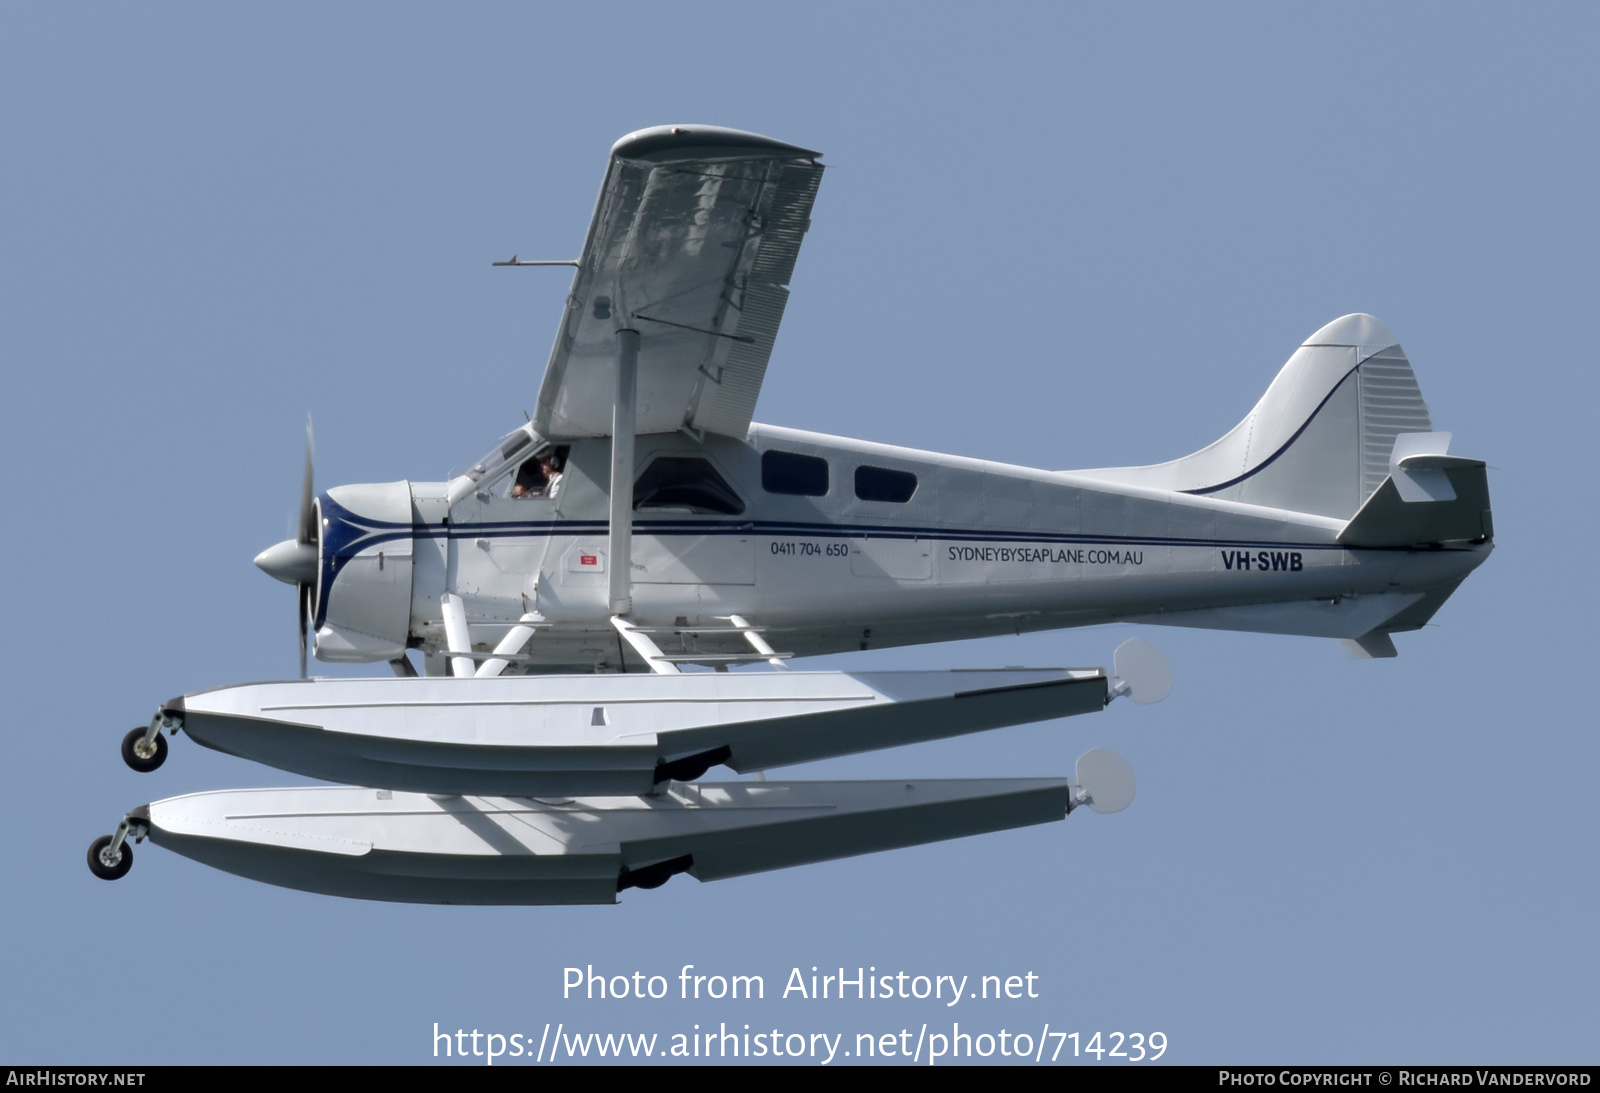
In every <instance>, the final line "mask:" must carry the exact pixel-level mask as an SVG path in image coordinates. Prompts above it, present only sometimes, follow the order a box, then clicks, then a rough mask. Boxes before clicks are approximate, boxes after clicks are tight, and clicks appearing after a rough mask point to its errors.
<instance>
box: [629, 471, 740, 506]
mask: <svg viewBox="0 0 1600 1093" xmlns="http://www.w3.org/2000/svg"><path fill="white" fill-rule="evenodd" d="M633 507H634V508H636V509H688V510H689V511H690V512H720V513H722V514H724V515H726V516H738V515H739V514H740V513H742V512H744V502H743V501H742V500H740V499H739V495H738V494H737V493H734V492H733V487H732V486H730V485H728V481H727V479H725V478H723V477H722V475H720V474H718V473H717V469H716V468H715V467H713V466H712V465H711V463H710V461H709V460H705V459H700V458H697V457H692V456H662V457H661V458H659V459H657V460H656V461H655V462H654V463H651V464H650V466H649V467H647V468H646V469H645V472H644V473H643V474H641V475H640V476H639V479H638V481H636V482H635V483H634V484H633Z"/></svg>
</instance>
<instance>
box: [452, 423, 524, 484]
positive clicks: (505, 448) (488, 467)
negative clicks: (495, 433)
mask: <svg viewBox="0 0 1600 1093" xmlns="http://www.w3.org/2000/svg"><path fill="white" fill-rule="evenodd" d="M531 447H533V436H532V435H531V433H530V432H529V430H528V428H527V427H526V426H524V427H523V428H521V429H518V430H517V431H516V432H512V433H507V434H506V435H505V436H503V437H501V438H500V439H499V440H497V441H495V445H494V447H492V448H490V449H489V450H488V451H487V452H485V453H483V458H482V459H479V460H478V461H477V462H475V463H473V464H472V466H471V467H468V468H467V470H466V471H464V472H463V473H464V474H466V476H467V477H468V478H470V479H472V480H473V481H474V482H480V481H482V480H483V476H484V475H486V474H490V473H492V472H493V471H496V470H498V469H499V468H501V467H503V466H505V465H506V464H507V463H509V462H511V461H512V460H513V459H515V458H516V457H517V456H518V455H520V454H521V453H522V452H524V451H526V450H527V449H529V448H531Z"/></svg>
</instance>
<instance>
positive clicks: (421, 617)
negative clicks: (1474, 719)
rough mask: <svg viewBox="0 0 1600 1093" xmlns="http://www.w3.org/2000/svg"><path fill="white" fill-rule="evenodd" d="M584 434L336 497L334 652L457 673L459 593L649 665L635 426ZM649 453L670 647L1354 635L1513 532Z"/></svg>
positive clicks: (841, 450)
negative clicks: (621, 560) (614, 596)
mask: <svg viewBox="0 0 1600 1093" xmlns="http://www.w3.org/2000/svg"><path fill="white" fill-rule="evenodd" d="M515 435H516V434H513V436H515ZM531 440H532V441H533V442H535V443H539V442H540V438H537V437H531ZM560 444H561V447H562V449H563V454H564V456H565V468H564V471H563V473H562V476H561V478H560V480H559V484H558V486H557V488H556V490H555V492H554V496H513V493H514V491H513V489H512V483H513V480H514V477H515V475H516V473H517V466H518V465H519V464H520V463H521V462H522V461H524V460H525V459H526V452H527V451H531V450H532V448H527V449H524V450H522V451H521V453H520V454H519V456H518V458H516V459H512V460H510V461H509V462H507V463H505V465H504V466H502V467H500V468H494V467H492V466H491V467H489V468H488V469H487V470H485V471H484V473H483V474H482V475H481V477H480V478H478V479H477V480H476V481H473V480H469V479H466V478H457V479H454V480H452V481H451V482H447V483H390V484H384V485H371V486H345V487H338V488H335V489H333V490H330V491H328V492H327V493H325V494H323V495H322V497H321V498H320V499H319V520H318V523H319V525H320V528H319V531H320V536H321V539H320V554H321V562H320V566H319V578H318V591H317V603H316V613H315V622H316V626H317V630H318V635H317V656H318V657H319V658H321V659H324V660H342V661H368V662H372V661H378V660H392V659H394V658H396V657H398V656H400V655H401V654H402V653H403V651H404V650H405V649H406V648H408V647H409V648H420V649H421V650H422V651H423V652H424V653H425V654H428V656H429V664H430V670H436V671H442V670H443V668H442V660H440V661H436V660H435V658H436V657H437V655H438V654H439V653H440V652H441V650H442V649H443V648H444V646H445V635H444V628H443V623H442V617H441V610H440V599H441V597H442V596H443V595H444V594H445V593H447V592H450V593H455V594H456V595H458V596H460V597H461V599H462V601H463V603H464V605H465V608H466V613H467V617H468V621H469V624H470V627H471V636H472V643H473V646H474V648H475V649H479V650H488V649H491V648H493V646H494V645H495V643H496V642H498V641H499V640H500V638H501V637H502V636H504V634H505V633H506V632H507V631H508V630H509V629H510V628H511V627H512V626H513V625H514V624H515V623H516V622H517V620H518V619H520V618H522V617H524V616H526V615H528V614H529V613H533V612H536V613H537V614H538V615H540V616H542V617H543V619H544V621H545V625H544V627H543V628H542V629H540V630H539V632H538V633H537V634H536V635H535V636H534V637H533V639H532V641H531V642H530V643H529V644H528V646H527V648H526V650H525V656H526V659H525V660H524V661H520V662H518V664H517V665H516V666H514V667H513V669H512V670H525V671H548V670H553V669H558V668H561V669H580V670H594V669H599V670H630V669H631V670H638V669H639V668H640V667H641V665H640V664H639V662H638V660H637V658H636V657H632V656H631V654H630V653H629V652H628V651H626V650H625V649H624V647H623V645H622V643H621V642H619V640H618V636H617V633H616V631H615V630H614V629H613V628H612V626H611V624H610V621H609V620H610V616H611V614H612V612H611V610H610V606H609V601H608V585H609V582H610V577H609V572H608V571H609V565H610V553H611V552H610V549H609V545H608V535H609V530H610V529H609V523H608V518H607V514H608V504H609V502H608V493H609V475H610V458H611V442H610V440H609V439H608V438H604V437H601V438H594V439H575V440H571V441H562V442H560ZM635 465H636V466H637V468H638V469H639V470H638V475H637V478H636V482H637V483H638V484H637V485H636V488H635V507H634V512H633V530H632V546H631V566H630V569H631V588H632V609H631V612H630V614H629V618H630V621H631V622H633V623H634V624H636V625H640V626H648V627H652V628H654V630H655V634H656V638H655V640H656V641H657V643H658V644H659V645H661V647H662V648H663V650H665V651H669V652H680V651H681V652H704V653H714V652H718V651H737V650H748V646H747V645H745V644H744V638H743V637H741V636H740V635H739V634H738V633H727V632H725V633H721V634H719V633H717V632H716V630H717V628H718V626H719V625H720V626H722V627H724V628H725V627H726V625H727V624H726V623H725V622H723V621H722V620H726V619H727V618H728V617H730V616H740V617H742V618H743V619H744V620H745V621H746V622H747V623H749V624H750V625H752V626H759V627H765V628H766V629H765V633H766V637H767V640H768V641H769V642H770V643H771V645H772V646H774V647H775V648H776V649H778V650H781V651H786V652H791V653H793V654H795V655H796V656H806V655H815V654H822V653H835V652H841V651H846V650H856V649H868V648H879V647H884V646H894V645H906V644H915V643H923V642H934V641H949V640H955V639H961V638H973V637H983V636H988V635H994V634H1002V633H1018V632H1024V631H1035V630H1049V629H1057V628H1063V627H1071V626H1085V625H1093V624H1098V623H1107V622H1115V621H1121V620H1130V619H1131V620H1139V621H1146V622H1151V623H1163V624H1172V625H1189V626H1206V627H1214V628H1221V629H1239V630H1262V631H1268V632H1276V633H1302V634H1312V635H1319V636H1326V637H1356V636H1359V635H1360V634H1362V633H1366V632H1367V631H1369V630H1372V629H1373V628H1375V627H1377V626H1379V625H1380V624H1383V623H1385V621H1386V620H1393V619H1395V618H1397V617H1400V616H1403V615H1404V614H1405V613H1406V612H1407V611H1411V612H1413V613H1416V612H1424V613H1423V614H1421V615H1420V616H1419V617H1421V618H1424V619H1425V617H1426V615H1427V614H1431V612H1432V609H1435V608H1436V607H1437V604H1438V603H1439V602H1442V600H1443V597H1444V596H1446V595H1448V594H1449V591H1450V590H1452V589H1453V588H1454V586H1455V585H1456V584H1457V583H1459V582H1460V580H1461V579H1462V578H1464V577H1465V576H1466V575H1467V574H1468V573H1469V572H1470V571H1471V570H1472V569H1474V568H1476V567H1477V566H1478V565H1479V564H1481V563H1482V561H1483V560H1484V559H1485V558H1486V557H1487V555H1488V552H1489V551H1490V549H1492V544H1491V543H1490V542H1488V541H1477V542H1461V543H1454V544H1449V545H1448V546H1446V547H1443V548H1438V547H1435V548H1430V549H1407V550H1387V549H1383V550H1379V549H1350V548H1347V547H1345V546H1343V545H1341V544H1340V543H1339V541H1338V537H1339V533H1340V531H1341V530H1342V529H1343V528H1344V526H1345V521H1343V520H1339V519H1332V518H1328V517H1324V516H1317V515H1312V514H1307V513H1298V512H1290V511H1286V510H1282V509H1275V508H1264V507H1261V506H1258V505H1249V504H1242V503H1238V502H1234V501H1225V500H1218V499H1215V498H1213V497H1208V496H1196V495H1191V494H1186V493H1176V492H1167V491H1159V490H1149V489H1141V488H1139V487H1130V486H1126V485H1114V484H1107V483H1105V482H1101V481H1096V480H1095V479H1094V478H1093V476H1092V475H1090V474H1088V473H1087V472H1085V473H1075V472H1070V471H1047V470H1035V469H1030V468H1025V467H1017V466H1010V465H1006V464H1000V463H991V462H986V461H983V460H977V459H968V458H962V457H958V456H949V455H942V454H938V453H931V452H923V451H916V450H913V449H906V448H897V447H892V446H888V445H882V444H873V443H868V442H863V441H855V440H847V439H843V438H839V437H832V436H826V435H822V434H817V433H809V432H802V431H798V430H792V429H783V428H775V427H771V426H765V425H755V426H752V427H751V429H750V431H749V434H748V436H747V437H746V439H745V440H744V441H742V442H741V441H739V440H735V439H732V438H726V437H719V436H715V435H707V436H705V437H703V438H697V437H690V436H688V435H686V434H684V433H667V434H645V435H640V436H639V437H638V438H637V455H636V464H635ZM1430 601H1435V602H1432V604H1431V607H1430V606H1429V604H1430ZM1402 622H1403V619H1402ZM1418 625H1420V623H1418ZM1394 628H1397V629H1408V628H1411V627H1409V626H1405V625H1397V626H1395V627H1394ZM691 630H700V631H701V632H699V633H691V632H687V631H691Z"/></svg>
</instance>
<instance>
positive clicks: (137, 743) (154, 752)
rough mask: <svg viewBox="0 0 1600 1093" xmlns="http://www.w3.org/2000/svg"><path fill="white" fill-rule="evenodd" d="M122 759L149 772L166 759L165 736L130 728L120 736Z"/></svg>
mask: <svg viewBox="0 0 1600 1093" xmlns="http://www.w3.org/2000/svg"><path fill="white" fill-rule="evenodd" d="M147 738H148V739H147ZM122 761H123V762H124V763H126V764H128V766H130V767H132V768H133V769H134V770H136V771H138V772H139V773H140V774H149V773H150V772H151V771H153V770H155V769H156V768H157V767H159V766H160V765H161V764H162V763H165V762H166V761H167V738H166V737H164V736H162V735H161V733H160V731H159V730H157V732H156V734H155V736H153V737H152V736H150V730H149V729H147V728H138V729H133V730H131V731H130V732H129V733H128V735H127V736H124V737H123V738H122ZM119 875H120V874H119Z"/></svg>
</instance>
